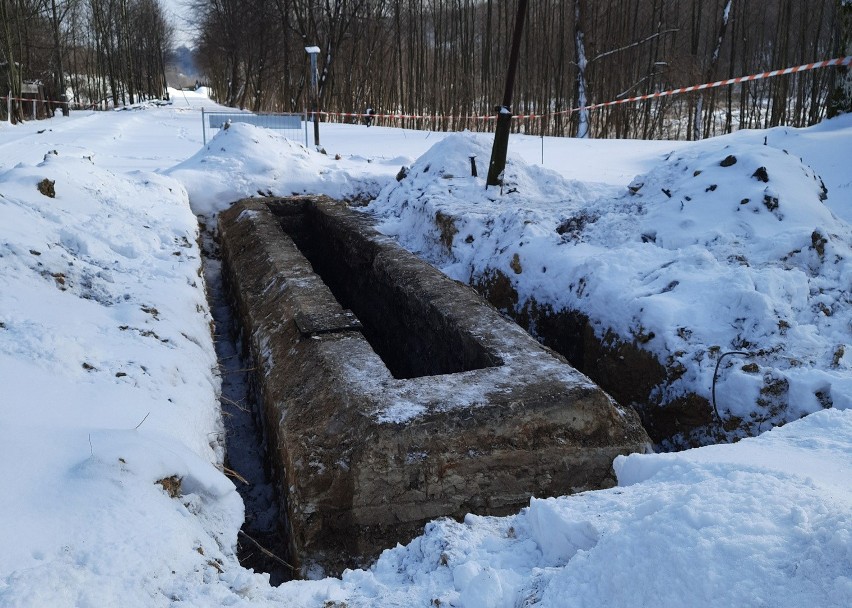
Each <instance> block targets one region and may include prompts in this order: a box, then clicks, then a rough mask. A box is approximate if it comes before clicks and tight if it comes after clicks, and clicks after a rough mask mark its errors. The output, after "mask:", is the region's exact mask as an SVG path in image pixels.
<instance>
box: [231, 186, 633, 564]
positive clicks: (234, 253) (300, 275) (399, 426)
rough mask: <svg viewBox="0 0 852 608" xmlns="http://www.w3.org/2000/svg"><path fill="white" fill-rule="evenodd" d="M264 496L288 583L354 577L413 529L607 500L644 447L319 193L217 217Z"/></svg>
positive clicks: (572, 377)
mask: <svg viewBox="0 0 852 608" xmlns="http://www.w3.org/2000/svg"><path fill="white" fill-rule="evenodd" d="M219 234H220V237H221V247H222V262H223V266H222V275H223V277H224V280H225V283H226V284H227V285H228V286H229V291H228V294H229V295H228V298H229V301H230V304H231V306H232V310H233V311H234V317H235V320H236V322H237V324H238V325H239V327H240V335H241V336H242V340H241V348H242V353H243V356H244V358H245V361H246V363H244V364H242V365H243V366H244V367H243V368H244V369H250V370H251V373H250V384H251V386H253V387H254V393H255V395H256V400H257V412H258V414H259V416H258V417H259V420H260V422H261V427H262V433H263V437H264V438H265V444H266V447H267V451H266V465H267V469H268V470H269V472H270V479H271V480H272V483H273V484H274V486H275V491H276V492H277V497H276V500H277V501H278V503H277V506H278V519H277V522H278V524H279V525H280V527H281V528H282V529H283V530H284V532H285V538H286V541H285V542H286V545H287V547H286V550H285V549H281V553H280V554H281V555H282V556H283V557H285V559H287V560H288V561H290V562H291V563H292V564H293V565H294V566H295V568H296V569H298V571H299V573H300V574H301V575H303V576H316V575H319V574H322V573H325V574H337V573H340V572H341V571H342V569H343V568H346V567H353V566H360V565H364V564H366V563H368V562H369V561H371V560H372V559H374V558H375V557H376V556H377V555H378V553H379V552H380V551H381V550H382V549H384V548H386V547H390V546H393V545H394V544H396V543H397V542H407V541H408V540H410V539H411V538H413V537H414V536H416V535H417V534H419V533H420V532H422V528H423V525H424V524H425V523H427V522H428V521H429V520H431V519H434V518H436V517H440V516H449V517H456V518H460V517H463V516H464V515H465V514H467V513H469V512H474V513H478V514H494V515H501V514H507V513H511V512H516V511H517V510H518V509H520V508H522V507H524V506H526V505H527V504H528V501H529V498H530V496H533V495H539V496H545V495H547V496H552V495H562V494H568V493H572V492H577V491H583V490H588V489H595V488H602V487H609V486H611V485H612V484H613V483H614V477H613V473H612V470H611V463H612V460H613V458H614V457H615V456H617V455H618V454H626V453H630V452H635V451H643V450H645V449H647V446H648V445H649V438H648V436H647V434H646V433H645V431H644V429H643V428H642V426H641V424H640V423H639V420H638V417H637V416H636V413H635V412H634V411H633V410H632V409H631V408H629V407H621V406H619V405H618V404H616V403H615V402H614V401H613V400H612V399H611V398H610V397H609V396H608V395H607V394H606V393H604V392H603V391H602V390H601V389H600V388H599V387H597V386H596V385H594V384H593V383H592V382H591V381H590V380H589V379H588V378H587V377H585V376H583V375H582V374H580V373H579V372H577V371H576V370H575V369H574V368H572V367H571V366H570V365H568V364H567V362H566V360H565V359H564V358H563V357H561V356H559V355H557V354H556V353H554V352H553V351H551V350H550V349H548V348H546V347H544V346H542V345H540V344H539V343H538V342H536V341H535V340H534V339H533V338H532V337H530V336H529V334H527V333H526V332H524V331H523V330H522V329H521V328H520V327H518V326H517V325H516V324H514V323H511V322H509V321H507V320H506V319H505V318H504V317H503V316H501V315H500V314H499V313H498V312H497V310H496V309H495V308H494V307H493V306H491V305H489V304H488V303H486V302H485V301H484V300H483V299H482V298H481V297H480V296H479V295H478V294H476V292H475V291H474V290H473V289H471V288H469V287H467V286H464V285H461V284H459V283H456V282H454V281H452V280H450V279H449V278H447V277H446V276H444V275H443V274H441V273H440V272H438V271H437V270H435V269H434V268H432V267H431V266H429V265H428V264H426V263H425V262H423V261H421V260H419V259H418V258H417V257H416V256H414V255H412V254H410V253H409V252H407V251H405V250H403V249H402V248H400V247H399V246H397V245H396V244H395V243H394V242H393V241H392V240H391V239H389V238H387V237H384V236H382V235H380V234H378V233H377V232H376V231H375V230H374V229H373V227H372V224H371V222H370V220H369V219H368V218H366V217H365V216H363V215H362V214H358V213H356V212H353V211H352V210H350V209H348V208H347V207H346V206H345V205H342V204H339V203H336V202H334V201H331V200H329V199H325V198H322V197H301V198H290V199H248V200H246V201H241V202H238V203H236V204H235V205H234V206H232V207H231V208H230V209H229V210H228V211H226V212H223V213H222V214H221V215H220V218H219Z"/></svg>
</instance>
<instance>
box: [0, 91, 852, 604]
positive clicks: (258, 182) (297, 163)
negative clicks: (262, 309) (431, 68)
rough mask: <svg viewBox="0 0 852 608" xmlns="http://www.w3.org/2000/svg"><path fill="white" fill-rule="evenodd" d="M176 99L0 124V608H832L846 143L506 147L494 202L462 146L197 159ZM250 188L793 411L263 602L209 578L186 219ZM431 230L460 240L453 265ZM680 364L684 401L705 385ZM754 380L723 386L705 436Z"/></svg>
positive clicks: (351, 137) (204, 320) (843, 332)
mask: <svg viewBox="0 0 852 608" xmlns="http://www.w3.org/2000/svg"><path fill="white" fill-rule="evenodd" d="M173 99H174V104H173V105H172V106H166V107H154V106H139V107H138V108H136V109H134V110H129V111H119V112H109V113H85V112H79V113H73V114H72V116H71V117H69V118H56V119H53V120H51V121H44V122H38V123H27V124H24V125H19V126H16V127H10V126H8V125H6V124H2V125H0V384H2V386H3V389H4V390H3V392H2V395H3V396H2V401H0V403H2V407H0V459H2V462H3V463H4V470H5V472H6V474H5V476H6V486H5V487H6V490H5V491H4V492H2V493H0V520H2V521H3V522H4V523H3V525H2V526H1V527H0V605H2V606H50V607H54V606H107V605H117V604H121V605H126V606H166V605H172V604H177V605H185V606H221V605H234V606H241V605H243V606H249V605H251V606H255V605H257V606H266V605H270V606H271V605H287V606H338V607H341V606H349V607H355V606H392V605H397V606H403V605H404V606H458V607H467V608H473V607H485V606H488V607H497V606H506V607H514V606H550V607H556V606H601V605H608V606H637V605H655V606H683V605H690V606H717V605H734V606H736V605H739V606H801V605H802V604H806V603H807V604H810V605H814V606H849V605H852V411H850V410H849V409H844V408H848V407H849V405H850V403H852V387H850V377H852V371H850V367H852V362H850V357H852V354H850V352H849V349H850V344H849V342H850V340H849V336H850V335H852V325H850V323H852V312H850V311H852V302H850V296H849V294H850V276H852V272H850V259H852V258H850V245H852V238H850V227H849V224H850V222H852V173H850V171H849V168H848V159H849V158H850V152H852V117H843V118H841V119H836V120H833V121H830V122H828V123H824V124H823V125H819V126H817V127H814V128H811V129H807V130H798V131H797V130H792V129H790V130H785V129H775V130H772V131H770V132H750V133H739V134H736V135H734V136H730V137H725V138H718V139H716V140H711V141H708V142H703V143H699V144H686V143H683V142H679V143H675V142H636V141H594V140H591V141H590V140H583V141H576V140H567V139H566V140H560V139H551V138H547V139H545V140H544V141H543V142H542V140H540V139H538V138H533V137H529V138H520V137H519V138H513V141H512V144H511V145H512V150H513V152H515V153H516V154H517V156H516V157H515V158H514V159H513V160H512V163H511V164H510V168H509V170H508V171H507V176H508V180H507V182H509V183H507V187H506V188H505V190H506V194H504V196H503V197H499V196H497V194H496V192H495V191H493V190H491V191H489V192H488V193H485V191H484V188H482V187H481V184H480V183H478V182H476V181H475V180H473V179H472V178H470V177H467V176H468V175H469V158H468V155H469V154H470V153H475V154H477V159H478V162H479V165H480V175H482V174H484V173H485V171H484V164H485V163H487V158H488V137H487V136H470V135H451V136H448V135H446V134H439V133H431V134H428V133H418V132H404V131H401V130H397V129H387V128H378V127H371V128H369V129H367V128H366V127H363V126H346V125H323V130H322V138H323V146H324V147H325V149H326V150H327V151H328V152H329V155H328V156H323V155H319V154H317V153H315V152H312V151H308V150H305V149H304V148H303V147H302V146H300V145H297V144H294V143H292V142H287V141H285V140H283V139H282V138H281V137H280V136H279V135H277V134H276V133H274V132H268V131H263V130H259V129H256V128H253V127H250V126H246V125H240V124H235V125H232V127H231V128H230V129H228V130H227V131H223V132H220V133H219V134H218V135H217V136H216V137H215V138H214V139H212V141H210V142H208V146H207V147H206V148H204V149H202V145H201V117H200V112H199V109H200V107H201V106H202V105H204V106H206V107H208V108H209V109H210V108H213V104H211V103H210V102H209V101H208V100H206V99H204V98H202V97H200V96H199V95H197V94H194V93H186V94H184V93H179V92H176V94H175V96H174V97H173ZM764 137H766V138H767V142H766V143H767V145H766V146H764V145H763V144H764ZM436 144H438V145H437V146H436ZM542 144H543V145H544V149H545V154H544V160H545V166H544V167H540V166H537V165H538V164H539V163H540V161H541V148H542ZM784 150H786V151H787V153H785V152H784ZM669 153H671V154H669ZM337 155H339V157H340V158H337ZM728 156H732V157H734V158H735V159H736V162H735V163H731V161H729V160H728V161H726V162H725V163H724V165H725V166H723V165H722V164H720V163H722V161H723V160H725V159H727V157H728ZM800 158H801V159H802V160H800ZM402 165H406V166H408V167H410V169H409V171H408V176H407V177H406V178H404V179H403V180H402V181H399V182H397V180H396V179H395V176H396V174H397V172H398V171H399V169H400V167H401V166H402ZM426 165H429V169H428V170H427V169H426ZM759 167H764V168H765V171H766V173H767V175H768V179H769V181H764V180H763V177H762V173H759V172H757V169H758V168H759ZM755 173H757V175H756V176H755ZM450 174H452V177H449V175H450ZM637 175H638V176H641V178H640V179H638V180H637V181H633V179H634V177H635V176H637ZM45 179H47V180H49V181H52V182H53V184H50V183H49V182H43V181H42V180H45ZM820 180H821V181H822V182H823V183H824V185H825V186H826V188H827V191H828V197H827V199H826V200H825V201H821V200H820V198H821V194H822V193H823V190H822V188H821V186H820ZM480 181H481V178H480ZM631 182H633V185H634V189H635V187H636V186H638V185H639V183H640V182H641V183H642V184H643V185H642V186H641V187H640V188H639V189H638V190H637V191H636V193H635V194H630V193H629V192H628V190H627V185H628V184H629V183H631ZM40 183H41V184H42V186H41V190H40V189H39V184H40ZM714 185H715V186H716V187H715V188H711V186H714ZM511 189H517V192H513V193H509V192H508V191H509V190H511ZM663 189H666V190H668V191H669V192H668V193H664V192H663ZM51 190H52V191H51ZM43 192H44V193H43ZM267 192H271V193H273V194H282V195H283V194H290V193H293V192H322V193H327V194H331V195H333V196H338V197H343V198H353V199H359V200H364V199H365V198H368V197H373V196H377V197H378V199H377V201H376V202H374V203H372V204H371V206H370V207H368V208H367V211H368V212H373V213H375V214H376V215H377V216H379V217H380V218H381V219H382V222H383V226H384V230H386V231H387V232H389V233H391V234H396V235H398V236H399V238H400V240H401V241H402V242H404V243H405V244H407V245H408V246H410V247H412V248H413V249H415V250H418V251H419V252H420V253H421V254H423V255H424V256H426V257H427V258H428V259H430V260H431V261H433V262H436V263H437V264H439V265H440V266H442V267H443V268H444V270H445V271H447V272H448V273H450V274H451V275H453V276H456V277H457V278H461V279H463V280H467V279H468V278H469V276H470V273H471V272H472V271H473V270H475V269H476V266H477V264H480V265H483V264H494V265H501V264H502V265H504V266H503V267H504V268H508V269H512V267H513V258H514V257H515V254H516V253H517V254H518V258H517V259H518V262H517V263H516V264H519V265H520V267H521V268H522V269H523V270H522V272H521V273H515V272H514V271H513V270H510V272H511V273H512V275H513V276H514V277H515V278H516V280H517V283H516V285H517V286H518V287H519V289H520V290H523V289H528V290H529V291H530V293H532V292H533V291H535V293H537V294H539V293H540V294H542V295H541V296H540V297H542V298H549V301H551V302H552V303H554V304H559V303H572V304H573V303H581V304H582V303H583V302H591V304H589V307H590V308H589V310H590V311H593V312H595V314H596V315H597V316H598V317H599V320H600V322H601V325H602V326H604V325H609V326H610V327H612V328H614V329H617V330H619V331H625V332H628V333H627V335H629V332H630V331H631V329H633V328H635V327H637V325H636V324H637V323H638V324H641V326H642V327H643V328H645V332H646V334H645V335H646V336H647V335H648V334H649V333H650V332H651V331H653V332H654V334H655V336H656V337H655V338H653V339H651V340H649V341H648V342H649V344H650V346H649V347H650V348H652V349H658V350H654V352H658V353H662V352H667V351H671V352H674V351H672V350H671V349H674V350H677V351H679V350H681V349H684V348H687V347H689V348H692V346H693V345H699V346H695V348H696V349H698V348H702V349H705V350H707V351H709V349H710V347H711V346H714V345H716V346H719V347H720V348H722V349H724V348H728V347H729V346H730V347H732V346H734V345H735V342H734V341H735V340H736V339H738V338H741V339H745V340H749V342H753V343H755V344H756V347H757V348H767V349H775V350H774V352H775V353H783V356H782V355H780V354H779V355H778V356H777V357H776V358H775V359H764V360H761V361H760V362H759V363H760V365H761V366H765V367H766V368H767V370H766V372H767V373H770V374H777V375H784V376H785V378H786V379H787V382H788V384H789V386H790V387H791V390H790V391H789V395H790V398H789V406H790V411H791V412H793V414H794V415H793V416H792V418H796V417H798V415H800V414H807V413H809V412H815V413H812V414H810V415H808V416H807V417H805V418H804V419H802V420H798V421H795V422H791V423H790V424H788V425H786V426H784V427H783V428H780V429H776V430H773V431H771V432H767V433H764V434H763V435H761V436H759V437H757V438H754V439H746V440H743V441H741V442H739V443H737V444H734V445H720V446H710V447H705V448H700V449H696V450H688V451H684V452H680V453H677V454H663V455H631V456H628V457H620V458H619V459H617V460H616V462H615V463H614V466H615V470H616V473H617V474H618V478H619V486H618V487H616V488H613V489H610V490H606V491H600V492H589V493H585V494H582V495H578V496H572V497H540V498H538V499H533V500H532V501H531V504H530V507H529V508H528V509H525V510H523V511H522V512H521V513H519V514H517V515H515V516H512V517H507V518H482V517H478V516H475V515H471V516H469V517H468V518H467V519H466V520H465V521H464V522H452V521H437V522H434V523H432V524H430V525H429V526H427V528H426V530H425V531H424V535H423V536H422V537H420V538H418V539H415V540H414V541H413V542H411V543H410V544H409V545H408V546H405V547H403V546H398V547H396V548H389V549H388V551H386V552H385V553H384V554H383V556H382V557H381V558H380V559H379V561H378V562H377V564H376V565H375V566H374V567H373V568H372V569H371V570H369V571H350V572H347V573H345V574H344V576H343V577H342V579H326V580H322V581H302V582H291V583H287V584H285V585H283V586H281V587H278V588H273V587H270V586H269V585H268V584H267V579H266V576H265V575H258V574H253V573H251V572H249V571H246V570H244V569H242V568H241V567H240V566H239V564H238V563H237V562H236V558H235V554H234V545H235V542H236V538H237V530H238V529H239V526H240V524H241V520H242V504H241V501H240V498H239V496H238V495H237V493H236V491H235V489H234V485H233V484H232V483H231V481H229V479H228V478H227V477H226V476H225V475H224V474H223V473H222V472H221V465H222V458H223V454H222V447H221V446H222V445H223V441H222V432H223V424H222V420H221V415H220V413H219V409H218V408H219V402H218V395H217V392H218V390H219V382H220V378H219V375H218V369H217V362H216V358H215V351H214V348H213V340H214V336H212V335H211V330H210V314H209V310H208V305H207V303H206V301H205V297H204V285H203V279H202V278H201V261H200V252H199V249H198V245H197V243H196V238H197V235H198V226H197V223H196V217H195V216H196V215H200V216H203V217H202V219H203V220H204V221H205V223H207V224H208V225H210V220H211V219H212V215H213V214H214V213H215V212H216V210H218V209H221V208H222V207H223V206H225V205H227V204H228V203H229V202H231V201H232V200H234V199H236V198H238V197H241V196H250V195H255V194H258V193H267ZM50 194H53V196H50ZM764 196H768V197H769V198H768V199H765V198H764ZM746 198H748V199H749V201H748V202H746V203H744V202H743V200H744V199H746ZM776 198H777V206H776V203H774V202H773V200H774V199H776ZM418 199H419V202H417V203H416V204H415V202H416V201H418ZM407 202H408V204H406V203H407ZM441 209H445V210H447V211H452V213H453V215H454V216H457V217H460V218H461V219H460V224H459V226H458V228H459V232H458V234H457V238H455V239H454V244H453V247H452V249H450V250H448V249H447V247H446V244H445V243H443V242H442V241H441V240H440V237H439V235H438V234H436V233H435V229H434V223H433V222H432V223H430V222H429V221H427V220H428V219H429V217H428V216H429V214H430V213H431V214H432V217H434V213H435V212H436V211H438V210H441ZM832 213H833V214H832ZM580 215H584V216H586V217H587V221H586V222H585V223H584V224H583V226H582V227H580V228H578V229H577V230H576V231H573V232H572V231H568V232H564V233H563V234H558V233H557V232H556V231H555V228H556V227H557V226H558V225H560V224H561V223H562V222H564V221H565V220H569V219H571V218H572V217H579V216H580ZM588 218H593V221H591V220H589V219H588ZM815 233H818V237H814V236H813V235H814V234H815ZM565 234H568V237H567V238H566V237H565ZM468 235H470V236H471V237H473V240H472V241H471V242H466V237H467V236H468ZM643 237H644V238H643ZM521 244H523V246H521ZM504 248H505V250H504V251H501V250H502V249H504ZM741 258H742V259H741ZM743 259H744V261H745V263H743ZM501 260H502V261H501ZM543 267H546V268H547V270H546V271H542V270H541V269H542V268H543ZM581 278H583V279H584V283H585V284H586V286H587V287H586V288H585V289H584V292H583V295H577V293H576V292H577V290H576V288H575V289H574V290H573V291H572V290H571V289H570V288H569V286H570V285H571V284H572V283H573V284H574V285H575V287H576V285H577V284H578V282H579V281H580V279H581ZM601 278H605V279H606V282H607V283H611V284H607V285H603V281H601V280H598V279H601ZM729 279H733V280H732V281H729ZM596 280H598V282H597V283H596V282H595V281H596ZM719 281H724V285H723V286H720V285H719V284H718V282H719ZM673 282H676V283H677V284H675V285H673ZM643 290H644V291H643ZM682 294H683V297H681V295H682ZM640 295H641V296H642V297H641V299H640V298H639V296H640ZM595 302H597V303H595ZM637 302H642V303H640V304H637ZM826 310H827V311H828V312H826ZM782 321H783V323H782ZM679 327H685V328H687V329H689V330H690V331H691V334H689V335H690V336H691V339H690V340H689V341H688V344H687V343H685V345H681V344H680V343H678V342H676V340H677V339H681V340H682V338H681V334H682V335H686V333H685V332H680V333H678V332H677V328H679ZM782 330H783V331H782ZM777 345H783V347H780V348H775V347H776V346H777ZM744 348H745V347H744ZM841 351H842V352H841ZM689 353H690V354H689V356H693V359H694V358H695V356H697V353H698V350H692V351H689ZM837 353H840V354H837ZM684 356H685V357H687V355H684ZM707 357H708V358H707V362H709V361H710V359H709V355H707ZM789 358H795V359H797V360H798V361H799V362H800V363H799V364H796V365H793V364H789V365H785V364H784V363H783V362H784V361H787V360H788V359H789ZM707 362H704V363H702V362H701V361H697V362H696V363H697V364H696V365H695V371H694V372H691V374H692V376H690V375H689V374H685V376H684V378H686V380H684V382H693V383H694V384H693V385H690V386H694V387H699V386H704V385H706V379H707V378H706V375H707V369H708V368H707ZM763 376H764V371H763V370H762V371H761V374H760V375H758V376H756V377H757V378H761V379H762V378H763ZM690 378H691V379H690ZM754 385H755V383H754V382H751V381H750V376H748V375H747V372H742V370H741V366H739V365H738V366H737V367H735V368H731V369H729V370H728V373H727V375H726V376H725V378H724V379H723V381H722V383H721V384H720V385H719V389H720V404H721V403H724V404H726V407H727V408H728V409H727V410H726V413H728V414H736V415H740V414H743V413H745V414H746V415H747V414H748V412H749V410H748V409H747V408H748V407H749V403H753V402H755V394H756V392H755V391H756V390H758V389H756V388H755V386H754ZM817 389H819V391H817ZM703 390H706V386H705V388H704V389H703ZM816 392H821V393H823V394H827V395H828V397H829V398H830V399H831V402H832V404H833V407H831V408H829V409H823V403H822V402H820V401H819V399H817V400H816V401H814V400H813V398H812V395H815V394H816ZM178 479H179V480H180V483H179V485H178V484H177V480H178Z"/></svg>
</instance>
